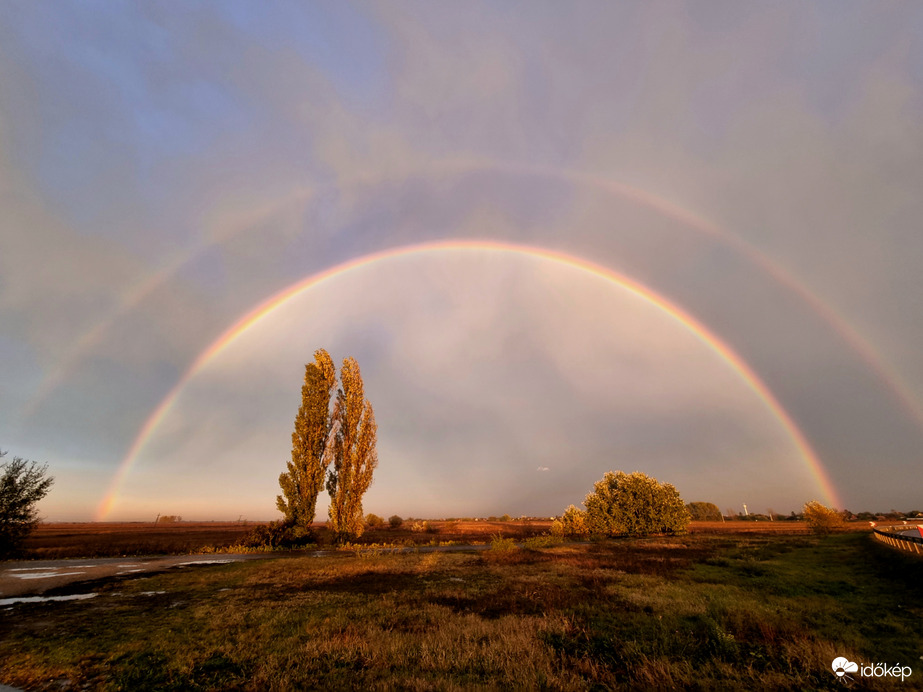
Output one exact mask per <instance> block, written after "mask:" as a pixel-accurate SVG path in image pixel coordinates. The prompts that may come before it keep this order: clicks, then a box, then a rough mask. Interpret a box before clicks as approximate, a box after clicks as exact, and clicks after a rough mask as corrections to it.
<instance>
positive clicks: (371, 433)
mask: <svg viewBox="0 0 923 692" xmlns="http://www.w3.org/2000/svg"><path fill="white" fill-rule="evenodd" d="M332 419H333V426H332V429H331V431H330V436H329V439H328V444H327V450H326V452H325V457H326V458H327V459H328V461H329V463H330V464H331V465H332V469H331V470H330V472H329V473H328V475H327V491H328V492H329V493H330V510H329V516H330V521H329V524H328V525H329V526H330V528H331V530H332V531H333V533H334V535H335V536H336V537H337V539H338V540H343V539H345V538H355V537H358V536H361V535H362V531H363V528H364V526H363V513H362V496H363V495H364V494H365V491H366V490H368V489H369V486H370V485H371V484H372V473H373V472H374V471H375V467H376V466H378V454H377V452H376V451H375V443H376V438H377V432H378V425H377V424H376V423H375V412H374V411H373V410H372V405H371V404H370V403H369V402H368V400H367V399H366V398H365V391H364V388H363V385H362V374H361V373H360V372H359V364H358V363H357V362H356V361H355V359H354V358H346V359H344V360H343V366H342V367H341V368H340V388H339V390H338V391H337V399H336V403H335V404H334V407H333V416H332Z"/></svg>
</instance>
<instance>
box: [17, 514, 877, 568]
mask: <svg viewBox="0 0 923 692" xmlns="http://www.w3.org/2000/svg"><path fill="white" fill-rule="evenodd" d="M260 523H261V522H237V521H233V522H232V521H225V522H222V521H201V522H195V521H182V522H176V523H155V522H121V523H116V522H84V523H45V524H41V525H39V527H38V529H37V530H36V531H35V533H33V534H32V535H31V536H30V537H29V538H28V539H27V540H26V541H25V545H24V548H25V550H26V554H25V557H28V558H35V559H49V560H50V559H62V558H76V557H82V558H88V557H117V556H126V555H176V554H183V553H195V552H200V551H202V550H203V549H206V548H209V547H212V548H225V547H227V546H230V545H234V544H236V543H239V542H240V541H241V540H243V539H244V538H245V537H246V536H247V534H249V533H250V532H251V531H252V530H253V528H254V527H255V526H257V525H258V524H260ZM414 524H416V525H417V529H418V530H416V531H415V530H414ZM315 528H316V530H317V531H318V535H319V538H320V540H321V543H322V544H324V543H325V539H326V528H325V527H324V525H323V524H321V523H317V524H315ZM849 528H851V529H853V530H868V523H867V522H855V523H852V524H850V525H849ZM550 529H551V521H550V520H549V519H529V520H520V519H513V520H511V521H488V520H477V521H471V520H456V521H444V520H428V521H427V520H413V521H409V520H408V521H405V522H404V524H403V526H401V527H400V528H396V529H395V528H390V527H387V526H386V527H384V528H376V529H369V530H367V531H366V533H365V534H364V535H363V536H362V539H361V542H363V543H399V544H408V545H409V544H414V545H422V544H426V543H431V542H432V541H437V542H446V541H453V542H455V543H484V542H488V541H490V540H491V539H492V538H493V537H495V536H498V535H499V536H502V537H504V538H514V539H517V540H523V539H526V538H529V537H531V536H535V535H539V534H542V533H546V532H548V531H550ZM689 529H690V532H691V533H732V534H737V533H773V534H806V533H808V528H807V524H805V523H804V522H800V521H772V522H769V521H727V522H721V521H711V522H708V521H696V522H692V524H690V527H689Z"/></svg>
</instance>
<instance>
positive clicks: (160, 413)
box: [96, 240, 842, 521]
mask: <svg viewBox="0 0 923 692" xmlns="http://www.w3.org/2000/svg"><path fill="white" fill-rule="evenodd" d="M465 250H478V251H491V252H504V253H513V254H518V255H525V256H528V257H535V258H540V259H546V260H552V261H554V262H559V263H561V264H564V265H567V266H570V267H574V268H577V269H581V270H583V271H586V272H589V273H591V274H593V275H595V276H597V277H599V278H602V279H604V280H606V281H609V282H611V283H613V284H616V285H618V286H620V287H621V288H623V289H625V290H628V291H630V292H631V293H633V294H635V295H636V296H638V297H639V298H642V299H644V300H645V301H647V302H648V303H649V304H650V305H653V306H655V307H657V308H659V309H660V310H662V311H663V312H665V313H666V314H668V315H669V316H670V317H672V318H673V319H675V320H676V321H677V322H679V323H680V324H682V325H683V326H684V327H685V328H686V329H688V330H689V331H690V332H692V333H693V334H694V335H695V336H696V337H697V338H698V339H699V340H700V341H701V342H702V343H704V344H705V345H706V346H708V347H709V348H710V349H712V350H713V351H714V352H715V353H717V354H718V355H719V356H720V357H721V358H722V359H723V360H724V361H725V362H726V363H727V364H728V365H729V366H730V367H731V368H732V369H733V370H734V371H735V372H737V374H738V375H739V376H740V377H741V378H742V379H743V380H744V382H746V384H747V385H748V386H749V387H750V389H751V390H753V392H755V393H756V394H757V396H758V397H759V398H760V399H761V400H762V402H763V403H764V405H765V406H766V407H767V408H768V409H769V411H770V412H771V413H772V414H773V415H774V416H775V418H776V419H777V420H778V421H779V422H780V423H781V424H782V426H783V427H784V428H785V430H786V431H787V432H788V434H789V435H790V437H791V439H792V441H793V442H794V444H795V446H796V447H797V449H798V451H799V454H800V455H801V457H802V459H803V461H804V463H805V464H806V466H807V468H808V469H809V471H810V473H811V475H812V476H813V477H814V479H815V481H816V482H817V484H818V487H819V488H820V489H821V491H822V492H823V494H824V496H825V500H826V501H827V502H830V503H832V504H833V505H835V506H841V505H842V502H841V501H840V499H839V496H838V494H837V492H836V489H835V488H834V486H833V483H832V482H831V481H830V478H829V477H828V475H827V472H826V469H825V468H824V466H823V465H822V464H821V461H820V459H819V458H818V457H817V455H816V454H815V452H814V450H813V449H812V448H811V445H810V444H809V443H808V441H807V439H806V438H805V436H804V434H803V433H802V432H801V430H800V429H799V428H798V426H797V425H796V424H795V422H794V421H793V420H792V418H791V417H790V416H789V415H788V413H787V412H786V411H785V409H784V408H783V407H782V405H781V404H780V403H779V401H778V400H777V399H776V398H775V396H774V395H773V394H772V392H771V391H770V390H769V388H768V387H767V386H766V384H765V383H764V382H763V381H762V380H761V379H760V378H759V377H758V376H757V375H756V373H754V372H753V370H752V369H751V368H750V367H749V366H748V365H747V364H746V363H745V362H744V361H743V360H742V359H741V358H740V356H738V355H737V354H736V353H735V352H734V351H733V350H732V349H731V348H730V347H729V346H728V345H727V344H725V343H724V342H723V341H721V340H720V339H719V338H718V337H717V336H715V335H714V334H712V333H711V332H710V331H709V330H708V329H707V328H706V327H705V326H703V325H702V324H701V323H699V322H698V321H696V320H695V319H694V318H693V317H692V316H690V315H689V314H687V313H686V312H684V311H683V310H682V309H681V308H679V307H677V306H676V305H674V304H673V303H671V302H669V301H668V300H667V299H665V298H664V297H663V296H660V295H658V294H656V293H654V292H653V291H651V290H650V289H648V288H647V287H645V286H642V285H641V284H639V283H637V282H635V281H633V280H632V279H630V278H628V277H626V276H623V275H621V274H618V273H616V272H614V271H612V270H610V269H608V268H606V267H603V266H600V265H598V264H594V263H593V262H590V261H587V260H584V259H582V258H579V257H575V256H573V255H568V254H565V253H563V252H559V251H557V250H550V249H546V248H540V247H534V246H529V245H520V244H513V243H505V242H498V241H493V240H447V241H437V242H430V243H420V244H416V245H409V246H402V247H396V248H391V249H388V250H383V251H380V252H375V253H372V254H369V255H364V256H362V257H358V258H355V259H352V260H350V261H347V262H344V263H342V264H338V265H336V266H334V267H331V268H329V269H326V270H324V271H321V272H318V273H316V274H312V275H311V276H308V277H307V278H305V279H302V280H301V281H298V282H296V283H294V284H292V285H291V286H289V287H288V288H285V289H284V290H282V291H280V292H278V293H276V294H275V295H273V296H271V297H270V298H268V299H267V300H265V301H263V302H262V303H260V304H259V305H258V306H257V307H255V308H254V309H252V310H251V311H250V312H248V313H247V314H246V315H244V316H243V317H242V318H240V319H239V320H238V321H237V322H235V323H234V324H233V325H232V326H231V327H229V328H228V329H227V330H226V331H225V332H224V333H223V334H222V335H221V336H219V337H218V338H217V339H216V340H215V341H214V342H212V344H211V345H210V346H209V347H208V348H206V349H205V350H204V351H202V352H201V353H200V354H199V356H198V357H197V358H196V359H195V361H194V362H193V363H192V365H190V366H189V368H188V369H187V370H186V372H185V373H184V374H183V376H182V377H181V378H180V379H179V380H178V381H177V383H176V384H175V385H174V387H173V389H171V390H170V392H169V393H167V395H166V396H165V397H164V398H163V400H162V401H161V402H160V404H158V406H157V408H156V409H154V411H153V413H151V415H150V416H149V417H148V419H147V420H146V421H145V423H144V425H143V426H142V427H141V430H140V432H139V433H138V436H137V438H136V439H135V440H134V442H133V443H132V445H131V447H130V448H129V450H128V452H127V454H126V455H125V458H124V459H123V461H122V462H121V464H120V465H119V468H118V470H117V471H116V473H115V475H114V476H113V479H112V481H111V483H110V486H109V489H108V491H107V492H106V495H105V497H104V498H103V500H102V501H101V502H100V504H99V507H98V509H97V512H96V520H97V521H102V520H103V519H105V518H106V517H107V516H108V515H109V513H110V512H111V511H112V508H113V506H114V505H115V502H116V500H117V499H118V494H119V491H120V489H121V487H122V484H123V483H124V481H125V479H126V477H127V476H128V474H129V472H130V471H131V469H132V467H133V466H134V463H135V460H136V459H137V457H138V454H139V453H140V451H141V449H142V448H143V447H144V445H145V444H146V443H147V441H148V440H149V439H150V437H151V435H152V434H153V432H154V430H156V428H157V426H158V425H159V424H160V423H161V421H162V420H163V419H164V417H165V416H166V414H167V412H168V411H169V410H170V408H171V407H172V406H173V404H174V403H175V402H176V400H177V398H178V397H179V395H180V393H181V392H182V390H183V388H184V387H185V386H186V384H187V383H188V382H189V381H190V380H191V379H192V378H193V377H195V376H196V374H197V373H199V372H200V371H201V370H202V369H203V368H204V367H205V366H206V365H207V364H208V362H209V361H211V360H212V359H213V358H215V357H216V356H217V355H218V354H220V353H221V352H222V351H224V350H225V349H226V348H227V347H228V346H229V345H230V344H232V343H233V342H234V341H235V340H236V339H237V338H238V337H239V336H240V335H241V334H243V333H244V332H246V331H247V330H248V329H250V328H252V327H254V326H256V325H257V323H259V322H260V321H261V320H263V319H264V318H265V317H267V316H268V315H269V314H270V313H272V312H273V311H274V310H276V309H277V308H279V307H280V306H282V305H283V304H285V303H286V301H288V300H290V299H292V298H294V297H295V296H297V295H299V294H300V293H302V292H303V291H306V290H308V289H311V288H314V287H316V286H317V285H319V284H320V283H322V282H324V281H325V280H327V279H330V278H331V277H334V276H338V275H340V274H344V273H346V272H349V271H352V270H355V269H359V268H362V267H367V266H369V265H372V264H375V263H376V262H381V261H384V260H388V259H392V258H395V257H402V256H407V255H419V254H425V253H429V252H439V251H465Z"/></svg>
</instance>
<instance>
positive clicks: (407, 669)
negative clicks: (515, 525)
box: [0, 532, 923, 690]
mask: <svg viewBox="0 0 923 692" xmlns="http://www.w3.org/2000/svg"><path fill="white" fill-rule="evenodd" d="M541 543H542V542H541V541H533V549H517V548H515V547H513V546H511V545H510V542H502V541H498V542H497V543H496V548H495V549H491V550H488V551H483V552H481V553H477V554H473V553H423V552H419V553H404V554H389V553H378V554H376V553H375V552H372V553H368V554H362V553H359V554H356V553H355V552H348V553H343V554H342V555H338V556H331V557H322V558H308V557H305V558H285V559H269V560H265V561H259V562H251V563H239V564H231V565H224V566H214V567H208V568H186V569H184V570H182V571H178V572H172V573H165V574H160V575H156V576H151V577H146V578H142V579H136V580H132V581H124V582H117V583H116V582H114V583H111V584H108V585H104V586H103V587H102V588H100V589H98V592H99V596H97V597H96V598H93V599H91V600H87V601H79V602H68V603H54V604H19V605H16V606H13V607H12V608H11V609H9V610H5V611H2V617H0V660H2V661H3V665H2V669H0V670H2V672H0V681H2V682H4V683H7V684H13V685H17V686H20V687H25V688H28V689H71V688H73V689H81V688H82V687H84V686H85V687H88V688H90V689H97V688H99V689H112V690H116V689H124V690H138V689H156V690H169V689H174V690H195V689H246V690H273V689H276V690H283V689H351V688H368V689H394V688H397V689H410V690H429V689H446V690H453V689H496V688H511V689H541V688H546V689H574V690H581V689H638V688H670V687H673V688H681V689H708V690H710V689H718V688H722V689H757V688H758V689H833V688H840V687H841V686H840V685H839V684H838V683H837V682H836V680H835V677H834V675H833V673H832V670H831V667H830V664H831V662H832V660H833V659H834V658H835V657H837V656H846V657H848V658H849V659H850V660H854V661H859V662H885V663H889V664H892V665H894V664H897V663H900V664H902V665H910V666H912V668H913V673H912V675H911V677H910V678H909V679H907V680H906V681H904V682H903V683H901V682H893V681H889V680H884V681H875V680H863V681H861V684H859V685H857V687H858V688H859V689H921V688H923V686H921V684H920V683H921V682H923V661H921V656H923V597H921V591H920V584H921V583H923V561H921V560H917V559H913V558H911V557H909V556H904V555H901V554H899V553H897V552H893V551H891V550H889V549H887V548H886V547H884V546H881V545H879V544H878V543H876V542H875V541H873V540H872V539H871V538H870V537H869V536H868V534H867V533H859V532H855V533H847V534H841V535H835V536H831V537H827V538H815V537H813V536H797V535H771V534H736V535H727V534H725V535H712V534H707V533H706V534H693V535H689V536H684V537H679V538H650V539H640V540H617V541H607V542H600V543H588V544H557V545H555V544H551V545H542V544H541Z"/></svg>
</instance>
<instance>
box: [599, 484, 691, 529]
mask: <svg viewBox="0 0 923 692" xmlns="http://www.w3.org/2000/svg"><path fill="white" fill-rule="evenodd" d="M583 504H584V506H585V507H586V509H587V511H586V523H587V526H588V528H589V530H590V533H593V534H597V535H602V536H616V535H625V534H627V535H629V536H643V535H645V534H649V533H684V532H685V531H686V527H687V526H688V525H689V512H688V511H687V510H686V505H685V504H684V503H683V499H682V498H681V497H680V495H679V492H677V490H676V488H674V487H673V486H672V485H670V484H669V483H659V482H658V481H657V479H656V478H651V477H649V476H647V475H645V474H643V473H641V472H640V471H635V472H634V473H624V472H622V471H618V472H616V473H612V472H611V471H607V472H606V474H605V475H604V476H603V477H602V479H600V480H598V481H597V482H596V483H595V484H594V486H593V492H592V493H590V494H589V495H587V496H586V499H584V501H583Z"/></svg>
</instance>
